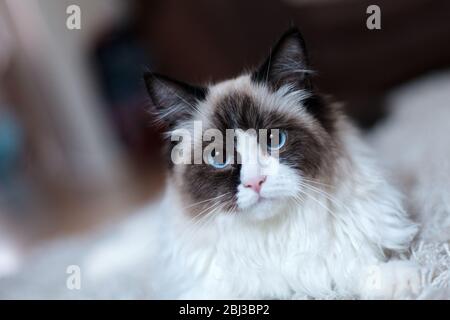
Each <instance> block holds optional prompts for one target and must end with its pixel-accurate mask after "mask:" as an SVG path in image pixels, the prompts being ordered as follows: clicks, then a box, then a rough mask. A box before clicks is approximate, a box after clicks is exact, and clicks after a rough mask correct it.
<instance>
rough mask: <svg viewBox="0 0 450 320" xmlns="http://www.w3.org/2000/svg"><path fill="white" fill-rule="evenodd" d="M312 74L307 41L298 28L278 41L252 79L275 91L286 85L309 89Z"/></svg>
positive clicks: (287, 32)
mask: <svg viewBox="0 0 450 320" xmlns="http://www.w3.org/2000/svg"><path fill="white" fill-rule="evenodd" d="M310 73H311V71H310V70H309V63H308V56H307V52H306V47H305V41H304V40H303V37H302V35H301V34H300V31H299V30H298V29H297V28H291V29H289V30H288V31H286V32H285V33H284V34H283V36H282V37H281V38H280V40H278V42H277V43H276V45H275V47H274V48H273V49H272V51H271V53H270V55H269V57H268V58H267V59H266V61H265V62H264V63H263V64H262V65H261V66H260V67H259V69H258V70H257V71H256V72H254V73H253V75H252V79H253V80H254V81H256V82H260V83H266V84H268V85H269V86H270V87H272V88H273V89H274V90H278V89H279V88H280V87H282V86H285V85H287V86H291V87H293V88H294V89H307V88H309V87H310V77H309V74H310Z"/></svg>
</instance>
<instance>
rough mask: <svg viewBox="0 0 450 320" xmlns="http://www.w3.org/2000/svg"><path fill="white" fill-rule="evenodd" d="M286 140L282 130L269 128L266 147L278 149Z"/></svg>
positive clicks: (285, 134) (284, 132)
mask: <svg viewBox="0 0 450 320" xmlns="http://www.w3.org/2000/svg"><path fill="white" fill-rule="evenodd" d="M286 140H287V133H286V131H284V130H270V132H269V136H268V137H267V149H269V151H270V150H272V151H274V150H280V149H281V148H282V147H283V146H284V145H285V144H286Z"/></svg>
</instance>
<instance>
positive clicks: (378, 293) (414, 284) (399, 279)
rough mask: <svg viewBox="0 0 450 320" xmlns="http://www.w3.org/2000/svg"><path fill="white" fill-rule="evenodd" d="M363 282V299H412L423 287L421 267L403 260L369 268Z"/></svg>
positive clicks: (365, 272)
mask: <svg viewBox="0 0 450 320" xmlns="http://www.w3.org/2000/svg"><path fill="white" fill-rule="evenodd" d="M362 281H363V284H362V290H361V298H363V299H412V298H415V297H416V296H417V295H418V294H419V291H420V289H421V287H422V284H421V276H420V268H419V266H418V265H417V264H415V263H413V262H410V261H401V260H396V261H389V262H387V263H383V264H379V265H374V266H370V267H368V268H367V269H366V270H365V271H364V276H363V279H362Z"/></svg>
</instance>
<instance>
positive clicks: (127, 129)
mask: <svg viewBox="0 0 450 320" xmlns="http://www.w3.org/2000/svg"><path fill="white" fill-rule="evenodd" d="M93 60H94V67H95V70H97V74H98V76H99V80H100V83H101V86H102V89H103V93H104V96H105V98H106V102H107V103H106V106H107V108H108V109H107V113H108V114H109V115H110V117H111V120H112V123H113V125H114V126H115V127H116V133H118V135H119V137H120V139H121V141H122V142H123V144H124V146H125V147H126V149H127V152H126V154H127V155H128V156H129V157H130V158H131V160H134V161H135V162H136V161H137V162H140V163H146V162H147V161H148V160H149V159H151V158H152V159H155V156H156V155H157V152H155V147H157V146H158V145H159V140H158V135H157V134H155V131H154V130H153V129H152V126H151V123H150V121H151V119H150V117H149V116H148V113H147V111H146V108H145V105H146V104H147V100H148V98H147V94H146V92H145V90H144V86H143V80H142V74H143V71H144V70H145V69H146V68H147V67H148V66H149V65H150V62H149V58H148V55H147V53H146V52H145V50H144V49H143V48H142V46H141V45H140V42H139V40H138V35H137V34H136V30H135V29H134V28H133V27H132V26H131V25H126V24H124V25H119V26H117V27H115V28H113V29H112V30H110V31H108V32H107V33H106V34H104V35H103V36H102V38H101V39H100V41H99V42H98V43H96V45H95V48H94V59H93ZM146 164H147V165H148V163H146Z"/></svg>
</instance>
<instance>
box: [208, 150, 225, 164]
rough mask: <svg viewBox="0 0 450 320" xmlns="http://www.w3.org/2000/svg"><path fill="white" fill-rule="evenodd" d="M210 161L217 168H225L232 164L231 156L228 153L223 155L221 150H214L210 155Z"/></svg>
mask: <svg viewBox="0 0 450 320" xmlns="http://www.w3.org/2000/svg"><path fill="white" fill-rule="evenodd" d="M223 158H225V159H223ZM208 163H209V164H210V165H211V166H213V167H214V168H216V169H224V168H226V167H227V166H228V165H229V164H230V157H228V156H227V155H224V156H221V154H220V152H218V151H216V150H213V151H212V152H211V153H210V154H209V155H208Z"/></svg>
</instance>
